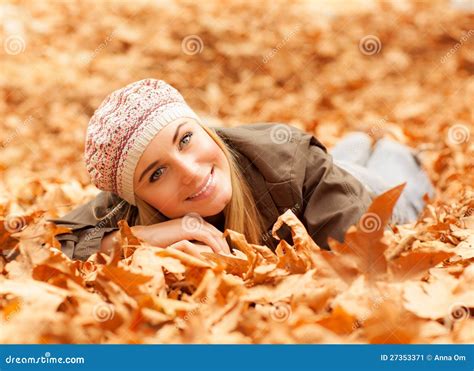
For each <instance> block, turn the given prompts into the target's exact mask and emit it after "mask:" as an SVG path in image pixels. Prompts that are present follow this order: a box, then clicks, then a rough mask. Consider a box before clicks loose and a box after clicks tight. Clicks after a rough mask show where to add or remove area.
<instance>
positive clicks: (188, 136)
mask: <svg viewBox="0 0 474 371" xmlns="http://www.w3.org/2000/svg"><path fill="white" fill-rule="evenodd" d="M192 136H193V133H192V132H190V131H188V132H187V133H185V134H184V135H183V137H182V138H181V140H180V142H179V144H180V146H181V144H183V143H184V145H187V144H189V142H190V141H191V137H192Z"/></svg>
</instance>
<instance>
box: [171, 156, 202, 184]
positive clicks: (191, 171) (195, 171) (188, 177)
mask: <svg viewBox="0 0 474 371" xmlns="http://www.w3.org/2000/svg"><path fill="white" fill-rule="evenodd" d="M176 165H177V166H178V169H179V171H180V173H181V182H182V183H183V184H184V185H186V186H187V185H189V184H191V183H192V182H193V181H196V179H197V180H199V166H198V164H196V162H194V161H193V160H190V159H189V158H182V159H180V160H178V161H177V164H176Z"/></svg>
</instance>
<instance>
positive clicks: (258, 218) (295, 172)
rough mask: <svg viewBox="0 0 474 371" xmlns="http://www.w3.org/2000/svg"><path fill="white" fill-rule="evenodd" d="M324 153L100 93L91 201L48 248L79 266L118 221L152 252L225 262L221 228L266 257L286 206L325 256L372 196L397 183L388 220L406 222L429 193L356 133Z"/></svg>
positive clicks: (167, 100) (412, 167)
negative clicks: (204, 255)
mask: <svg viewBox="0 0 474 371" xmlns="http://www.w3.org/2000/svg"><path fill="white" fill-rule="evenodd" d="M333 153H334V155H335V156H336V160H335V161H333V157H332V156H331V155H330V154H328V153H327V150H326V148H325V147H324V145H322V144H321V143H320V142H319V141H318V140H317V139H316V138H315V137H313V136H312V135H310V134H308V133H305V132H302V131H300V130H298V129H296V128H293V127H291V126H288V125H284V124H252V125H244V126H240V127H234V128H210V127H207V126H205V125H204V124H203V122H202V121H201V120H200V118H199V117H198V116H197V115H196V114H195V113H194V112H193V110H192V109H191V108H190V107H189V106H188V105H187V104H186V102H185V100H184V99H183V97H182V96H181V94H180V93H179V92H178V91H177V90H176V89H174V88H173V87H171V86H170V85H168V84H167V83H165V82H164V81H162V80H155V79H145V80H141V81H138V82H134V83H132V84H130V85H127V86H126V87H124V88H122V89H119V90H117V91H115V92H113V93H112V94H110V95H109V96H108V97H107V98H106V99H105V101H104V102H103V103H102V104H101V105H100V107H99V108H98V109H97V110H96V112H95V113H94V115H93V117H92V118H91V120H90V123H89V126H88V129H87V136H86V145H85V162H86V167H87V170H88V172H89V174H90V176H91V180H92V182H93V183H94V184H95V185H96V186H97V187H98V188H99V189H101V190H102V192H100V193H99V194H98V196H97V197H96V198H95V199H94V200H92V201H91V202H89V203H87V204H85V205H83V206H81V207H79V208H76V209H75V210H73V211H72V212H70V213H69V214H67V215H65V216H64V217H63V218H61V219H58V220H53V221H54V222H56V223H57V224H59V225H62V226H66V227H69V228H71V229H72V233H66V234H62V235H59V236H58V239H59V240H60V241H61V244H62V248H63V251H64V253H65V254H66V255H68V256H69V257H70V258H72V259H81V260H85V259H87V258H88V257H89V256H90V255H91V254H93V253H95V252H97V251H104V252H108V251H109V249H110V248H111V244H112V242H113V239H114V238H115V237H116V235H117V233H118V232H117V230H118V227H117V222H118V221H119V220H121V219H126V220H127V221H128V224H129V225H130V226H132V231H133V233H134V234H135V235H136V236H137V237H138V238H140V239H141V240H143V241H146V242H148V243H149V244H151V245H154V246H160V247H173V248H177V249H180V250H182V251H185V252H187V253H190V254H193V255H196V256H199V254H200V253H201V252H203V251H209V252H210V251H213V252H217V253H220V254H228V253H229V252H230V251H229V246H228V245H227V243H226V240H225V239H224V238H223V237H222V233H223V231H224V230H225V229H232V230H235V231H238V232H240V233H243V234H244V235H245V236H246V238H247V240H248V241H249V242H251V243H256V244H266V245H268V246H269V247H271V248H275V247H276V242H277V241H276V240H275V239H274V238H273V237H272V236H271V228H272V226H273V224H274V223H275V221H276V219H277V218H278V216H279V215H280V214H282V213H283V212H285V210H287V209H292V211H293V212H294V213H295V214H296V216H297V217H298V218H299V219H300V220H301V221H302V222H303V224H304V225H305V227H306V228H307V230H308V232H309V234H310V235H311V236H312V238H313V239H314V240H315V241H316V243H317V244H318V245H319V246H320V247H322V248H328V244H327V239H328V237H329V236H331V237H333V238H335V239H337V240H339V241H343V237H344V233H345V231H346V230H347V229H348V228H349V227H350V226H351V225H353V224H356V223H357V222H358V221H359V219H360V218H361V217H362V216H363V214H364V212H365V211H366V210H367V208H368V206H369V205H370V203H371V200H372V198H373V197H374V196H375V195H376V194H379V193H381V192H383V191H385V190H387V189H388V188H391V187H393V186H395V185H397V184H399V183H402V182H404V181H407V182H408V187H407V188H406V189H405V191H404V193H403V194H402V197H401V198H400V200H399V202H398V203H397V206H396V210H395V213H394V217H393V221H394V222H397V223H405V222H410V221H413V220H416V218H417V214H418V213H419V211H420V210H421V209H422V207H423V201H422V197H423V195H424V194H425V193H429V194H432V192H433V189H432V186H431V184H430V182H429V180H428V178H427V176H426V174H424V172H423V171H422V169H421V168H420V166H419V164H418V163H417V162H416V157H414V156H413V155H412V154H411V153H410V150H409V149H408V148H407V147H404V146H402V145H400V144H398V143H396V142H392V141H389V140H385V139H384V140H380V141H378V142H377V143H376V144H375V146H372V143H371V140H370V138H369V137H368V136H367V135H365V134H362V133H356V134H354V135H351V136H349V137H348V138H346V139H344V140H343V141H342V142H341V143H339V145H338V146H336V147H335V149H334V152H333ZM394 173H395V174H394ZM281 237H282V238H284V239H289V238H290V234H289V231H283V233H282V236H281Z"/></svg>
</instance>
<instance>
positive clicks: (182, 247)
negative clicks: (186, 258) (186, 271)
mask: <svg viewBox="0 0 474 371" xmlns="http://www.w3.org/2000/svg"><path fill="white" fill-rule="evenodd" d="M181 242H183V243H182V244H179V243H177V244H176V246H173V247H172V248H173V249H176V250H179V251H182V252H184V253H186V254H189V255H191V256H194V257H195V258H198V259H202V260H203V257H202V256H201V253H200V252H199V251H197V249H193V248H192V244H191V242H189V241H181Z"/></svg>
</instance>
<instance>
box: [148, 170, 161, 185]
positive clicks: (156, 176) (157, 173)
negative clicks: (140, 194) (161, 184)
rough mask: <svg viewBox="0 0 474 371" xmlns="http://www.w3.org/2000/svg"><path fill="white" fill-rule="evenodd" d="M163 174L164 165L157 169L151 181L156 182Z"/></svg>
mask: <svg viewBox="0 0 474 371" xmlns="http://www.w3.org/2000/svg"><path fill="white" fill-rule="evenodd" d="M162 174H163V168H162V167H160V168H159V169H156V171H155V172H154V173H153V174H151V176H150V182H154V181H155V180H158V179H159V178H160V176H161V175H162Z"/></svg>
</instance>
